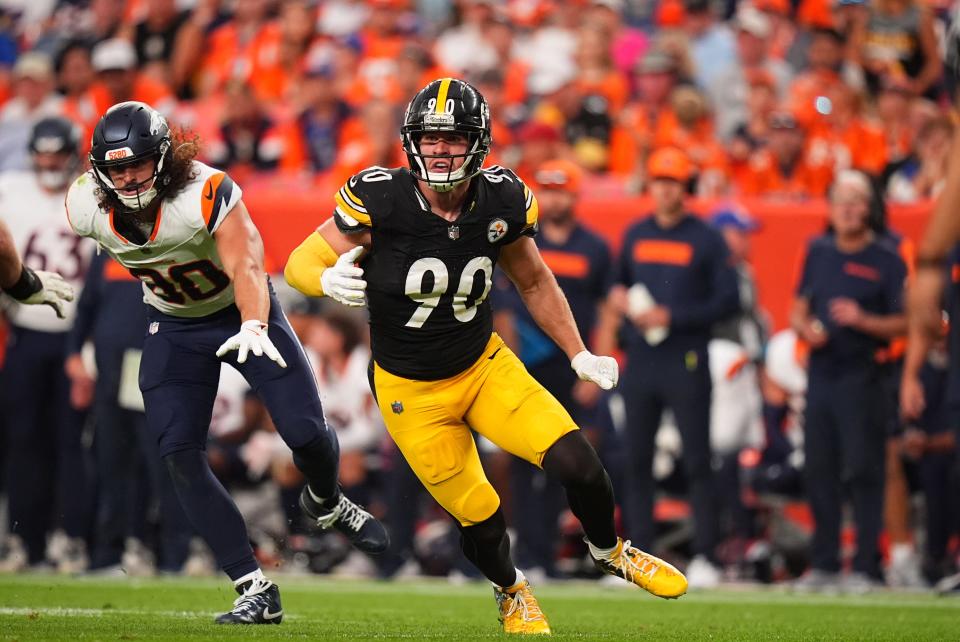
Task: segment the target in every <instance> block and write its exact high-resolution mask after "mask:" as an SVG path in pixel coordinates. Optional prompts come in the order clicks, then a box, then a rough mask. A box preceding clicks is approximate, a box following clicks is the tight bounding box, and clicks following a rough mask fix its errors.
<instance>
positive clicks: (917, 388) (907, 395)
mask: <svg viewBox="0 0 960 642" xmlns="http://www.w3.org/2000/svg"><path fill="white" fill-rule="evenodd" d="M926 404H927V402H926V399H925V397H924V394H923V384H921V383H920V378H919V377H912V376H907V375H904V377H903V379H902V381H901V382H900V414H901V415H902V416H903V418H904V419H906V420H907V421H916V420H917V419H919V418H920V415H922V414H923V409H924V408H925V407H926Z"/></svg>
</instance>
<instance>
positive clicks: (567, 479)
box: [543, 430, 610, 488]
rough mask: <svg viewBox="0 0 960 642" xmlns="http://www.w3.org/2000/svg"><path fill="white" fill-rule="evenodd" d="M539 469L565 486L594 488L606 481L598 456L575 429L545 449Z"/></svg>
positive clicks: (608, 481)
mask: <svg viewBox="0 0 960 642" xmlns="http://www.w3.org/2000/svg"><path fill="white" fill-rule="evenodd" d="M543 469H544V471H546V473H547V475H549V476H551V477H553V478H554V479H556V480H557V481H559V482H560V483H561V484H562V485H563V486H565V487H567V488H571V487H575V488H598V487H602V486H606V485H608V484H609V483H610V479H609V477H608V476H607V471H606V470H604V468H603V464H602V463H600V457H598V456H597V452H596V451H595V450H594V449H593V446H591V445H590V443H589V442H588V441H587V439H586V437H584V436H583V433H581V432H580V431H579V430H576V431H573V432H568V433H567V434H565V435H564V436H563V437H561V438H560V439H558V440H557V441H556V443H554V444H553V446H551V447H550V449H549V450H547V452H546V454H545V455H544V457H543Z"/></svg>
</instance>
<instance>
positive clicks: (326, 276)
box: [320, 245, 367, 308]
mask: <svg viewBox="0 0 960 642" xmlns="http://www.w3.org/2000/svg"><path fill="white" fill-rule="evenodd" d="M361 252H363V246H362V245H358V246H357V247H355V248H353V249H352V250H349V251H347V252H344V253H343V254H341V255H340V258H339V259H337V262H336V263H335V264H334V265H332V266H331V267H328V268H327V269H326V270H324V271H323V272H321V273H320V285H321V286H322V287H323V293H324V294H326V295H327V296H328V297H330V298H331V299H333V300H334V301H336V302H337V303H342V304H343V305H345V306H348V307H351V308H362V307H363V306H364V305H366V303H367V295H366V293H365V292H364V291H365V290H366V289H367V282H366V281H364V280H363V268H359V267H357V266H356V265H354V262H355V261H356V260H357V257H358V256H360V253H361Z"/></svg>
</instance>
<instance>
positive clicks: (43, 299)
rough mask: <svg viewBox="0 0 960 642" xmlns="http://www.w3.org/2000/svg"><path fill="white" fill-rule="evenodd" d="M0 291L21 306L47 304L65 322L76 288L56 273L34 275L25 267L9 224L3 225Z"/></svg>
mask: <svg viewBox="0 0 960 642" xmlns="http://www.w3.org/2000/svg"><path fill="white" fill-rule="evenodd" d="M0 288H2V289H3V291H4V292H6V293H7V294H8V295H9V296H11V297H13V298H14V299H16V300H17V301H19V302H20V303H26V304H28V305H37V304H41V303H42V304H45V305H49V306H50V307H52V308H53V309H54V310H55V311H56V313H57V316H58V317H60V318H61V319H62V318H64V313H63V302H64V301H73V286H71V285H70V284H69V283H67V282H66V281H64V280H63V277H61V276H60V275H59V274H57V273H56V272H44V271H42V270H38V271H34V270H31V269H30V268H28V267H27V266H26V265H24V264H23V261H21V260H20V253H19V252H18V251H17V246H16V244H15V243H14V242H13V235H12V234H10V229H9V228H8V227H7V225H6V223H4V222H3V221H0Z"/></svg>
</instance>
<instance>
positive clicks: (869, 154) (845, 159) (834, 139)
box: [808, 118, 887, 175]
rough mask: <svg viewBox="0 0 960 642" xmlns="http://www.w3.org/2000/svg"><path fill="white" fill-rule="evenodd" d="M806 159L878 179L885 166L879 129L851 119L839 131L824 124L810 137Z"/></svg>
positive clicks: (835, 127) (833, 125)
mask: <svg viewBox="0 0 960 642" xmlns="http://www.w3.org/2000/svg"><path fill="white" fill-rule="evenodd" d="M808 157H809V158H810V159H811V161H812V162H814V163H821V162H824V163H829V164H831V165H832V166H833V167H834V169H835V170H841V169H850V168H853V169H859V170H860V171H863V172H867V173H868V174H874V175H879V174H880V173H881V172H883V168H884V167H886V165H887V140H886V138H885V136H884V135H883V131H882V130H881V129H880V128H879V127H875V126H874V125H872V124H871V123H868V122H866V121H865V120H863V119H862V118H853V119H851V121H850V123H849V124H848V125H846V126H845V127H843V128H839V127H837V126H836V125H835V124H831V123H824V124H823V125H822V126H820V127H816V128H814V130H813V131H812V132H811V133H810V137H809V153H808Z"/></svg>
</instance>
